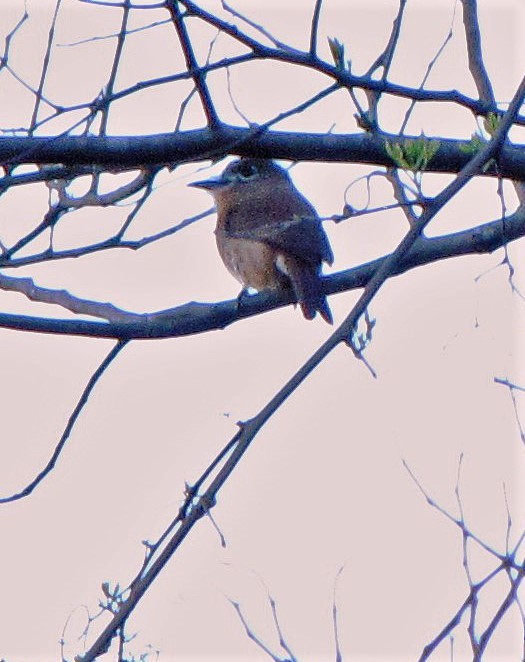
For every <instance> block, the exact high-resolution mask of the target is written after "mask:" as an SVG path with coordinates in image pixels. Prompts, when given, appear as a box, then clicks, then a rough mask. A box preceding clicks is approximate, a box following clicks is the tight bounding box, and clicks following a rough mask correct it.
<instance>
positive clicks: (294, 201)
mask: <svg viewBox="0 0 525 662" xmlns="http://www.w3.org/2000/svg"><path fill="white" fill-rule="evenodd" d="M190 186H196V187H199V188H202V189H205V190H207V191H208V192H209V193H211V194H212V195H213V197H214V199H215V205H216V208H217V226H216V229H215V238H216V241H217V248H218V250H219V254H220V256H221V258H222V261H223V262H224V264H225V265H226V267H227V269H228V270H229V271H230V273H231V274H232V275H233V276H234V277H235V278H236V279H237V280H238V281H239V282H240V283H241V284H242V286H243V289H246V288H253V289H255V290H258V291H260V290H267V289H272V290H280V291H284V290H287V289H289V288H291V289H292V290H293V293H294V294H295V298H296V300H297V301H298V303H299V304H300V306H301V309H302V311H303V315H304V316H305V317H306V318H307V319H313V318H314V317H315V314H316V312H319V313H320V314H321V317H323V318H324V319H325V320H326V321H327V322H328V323H330V324H331V323H332V314H331V312H330V308H329V307H328V303H327V301H326V297H325V295H324V293H323V291H322V288H321V281H320V276H321V266H322V263H323V262H327V263H328V264H332V262H333V259H334V258H333V254H332V250H331V248H330V244H329V243H328V238H327V236H326V234H325V232H324V230H323V227H322V225H321V221H320V220H319V217H318V216H317V213H316V211H315V209H314V208H313V207H312V205H311V204H310V203H309V202H308V200H306V198H305V197H303V196H302V195H301V193H299V191H298V190H297V189H296V188H295V186H294V185H293V183H292V181H291V179H290V177H289V176H288V173H287V172H286V170H284V169H283V168H281V167H280V166H279V165H277V164H276V163H274V162H273V161H270V160H268V159H258V158H248V157H244V158H241V159H238V160H236V161H233V162H232V163H230V164H229V165H228V166H227V168H226V169H225V170H224V172H223V173H222V174H221V175H219V177H215V178H212V179H205V180H203V181H198V182H192V183H191V184H190Z"/></svg>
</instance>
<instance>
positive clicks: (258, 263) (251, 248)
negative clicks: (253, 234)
mask: <svg viewBox="0 0 525 662" xmlns="http://www.w3.org/2000/svg"><path fill="white" fill-rule="evenodd" d="M215 237H216V240H217V248H218V250H219V254H220V256H221V258H222V261H223V262H224V264H225V265H226V268H227V269H228V271H229V272H230V273H231V274H232V276H234V277H235V278H236V279H237V280H238V281H239V282H240V283H241V284H242V285H243V286H244V287H252V288H253V289H255V290H259V291H260V290H267V289H280V288H282V287H283V286H284V282H285V281H284V279H283V276H282V275H281V273H280V272H279V271H278V269H277V268H276V262H277V259H278V254H277V251H276V250H275V249H274V248H272V247H271V246H268V244H263V243H261V242H259V241H251V240H248V239H239V238H236V237H229V236H227V235H226V234H225V233H223V232H222V233H221V232H220V231H217V232H216V234H215Z"/></svg>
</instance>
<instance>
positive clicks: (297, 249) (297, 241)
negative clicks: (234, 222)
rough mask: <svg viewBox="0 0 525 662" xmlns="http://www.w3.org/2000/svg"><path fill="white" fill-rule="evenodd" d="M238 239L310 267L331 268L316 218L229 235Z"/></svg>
mask: <svg viewBox="0 0 525 662" xmlns="http://www.w3.org/2000/svg"><path fill="white" fill-rule="evenodd" d="M229 234H230V236H233V237H238V238H239V239H249V240H251V241H260V242H263V243H266V244H269V245H270V246H273V247H274V248H276V249H277V250H282V251H283V252H284V253H288V254H289V255H293V256H294V257H297V258H299V259H301V260H303V261H304V262H307V263H310V264H316V265H318V264H320V263H321V262H327V263H328V264H332V262H333V261H334V256H333V253H332V249H331V248H330V244H329V243H328V238H327V236H326V234H325V232H324V230H323V226H322V224H321V221H320V220H319V219H318V218H317V217H312V216H297V215H294V216H293V218H291V219H290V218H289V219H287V220H283V221H276V220H272V221H271V222H269V223H265V224H264V225H258V226H257V227H251V228H246V229H243V230H238V231H236V232H231V233H229Z"/></svg>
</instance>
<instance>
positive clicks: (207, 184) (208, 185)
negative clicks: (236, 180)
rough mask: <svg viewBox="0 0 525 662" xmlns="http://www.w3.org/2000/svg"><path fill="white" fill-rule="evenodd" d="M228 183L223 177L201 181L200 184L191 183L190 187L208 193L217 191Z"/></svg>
mask: <svg viewBox="0 0 525 662" xmlns="http://www.w3.org/2000/svg"><path fill="white" fill-rule="evenodd" d="M226 183H227V182H225V181H224V179H223V178H222V176H221V175H219V176H218V177H210V179H201V180H200V181H198V182H190V183H189V184H188V186H195V187H196V188H203V189H206V190H207V191H215V190H217V189H219V188H222V187H223V186H224V185H225V184H226Z"/></svg>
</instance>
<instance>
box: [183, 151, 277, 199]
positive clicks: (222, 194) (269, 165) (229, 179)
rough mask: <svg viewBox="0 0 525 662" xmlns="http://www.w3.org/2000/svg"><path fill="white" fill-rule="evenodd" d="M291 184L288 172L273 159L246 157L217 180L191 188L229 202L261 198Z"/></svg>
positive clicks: (232, 165)
mask: <svg viewBox="0 0 525 662" xmlns="http://www.w3.org/2000/svg"><path fill="white" fill-rule="evenodd" d="M288 181H289V178H288V173H287V172H286V170H284V169H283V168H281V166H279V165H277V163H275V162H274V161H271V160H270V159H258V158H251V157H243V158H240V159H237V160H236V161H232V162H231V163H230V164H228V166H227V167H226V168H225V170H224V171H223V172H222V173H221V174H220V175H218V176H217V177H211V178H210V179H203V180H201V181H197V182H191V183H190V184H189V186H195V187H196V188H202V189H204V190H206V191H208V192H209V193H211V194H212V195H213V197H214V198H215V200H216V201H217V202H219V203H220V202H221V201H223V200H224V201H225V200H226V199H230V198H231V199H237V198H244V196H247V197H249V198H252V199H253V198H255V197H258V196H259V195H260V194H261V193H262V192H263V191H264V192H266V193H272V192H274V191H275V189H276V188H277V189H278V188H279V186H280V185H283V184H284V185H286V184H287V183H288Z"/></svg>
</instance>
